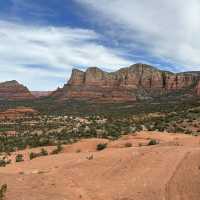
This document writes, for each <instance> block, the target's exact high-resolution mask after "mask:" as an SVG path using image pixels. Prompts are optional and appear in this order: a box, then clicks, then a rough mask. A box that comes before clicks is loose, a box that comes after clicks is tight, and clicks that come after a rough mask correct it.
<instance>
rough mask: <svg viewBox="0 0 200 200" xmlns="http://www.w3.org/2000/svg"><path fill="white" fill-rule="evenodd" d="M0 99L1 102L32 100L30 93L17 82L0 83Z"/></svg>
mask: <svg viewBox="0 0 200 200" xmlns="http://www.w3.org/2000/svg"><path fill="white" fill-rule="evenodd" d="M0 99H1V100H2V99H3V100H25V99H34V96H33V95H32V94H31V93H30V91H29V90H28V89H27V88H26V87H25V86H23V85H21V84H19V83H18V82H17V81H7V82H3V83H0Z"/></svg>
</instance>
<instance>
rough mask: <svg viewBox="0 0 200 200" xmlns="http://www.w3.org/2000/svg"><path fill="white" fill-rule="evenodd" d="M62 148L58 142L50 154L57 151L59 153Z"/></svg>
mask: <svg viewBox="0 0 200 200" xmlns="http://www.w3.org/2000/svg"><path fill="white" fill-rule="evenodd" d="M62 150H63V147H62V146H61V144H58V145H57V147H56V149H54V150H53V151H52V152H51V155H54V154H58V153H60V152H61V151H62Z"/></svg>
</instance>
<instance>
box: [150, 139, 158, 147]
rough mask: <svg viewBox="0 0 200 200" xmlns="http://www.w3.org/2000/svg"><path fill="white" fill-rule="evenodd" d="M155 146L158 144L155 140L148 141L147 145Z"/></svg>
mask: <svg viewBox="0 0 200 200" xmlns="http://www.w3.org/2000/svg"><path fill="white" fill-rule="evenodd" d="M156 144H159V142H158V141H157V140H155V139H152V140H150V141H149V143H148V145H150V146H151V145H156Z"/></svg>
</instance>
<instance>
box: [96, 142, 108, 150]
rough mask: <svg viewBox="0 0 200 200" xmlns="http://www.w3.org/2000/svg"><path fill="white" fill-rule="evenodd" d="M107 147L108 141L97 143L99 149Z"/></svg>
mask: <svg viewBox="0 0 200 200" xmlns="http://www.w3.org/2000/svg"><path fill="white" fill-rule="evenodd" d="M106 147H107V143H99V144H97V151H102V150H104V149H105V148H106Z"/></svg>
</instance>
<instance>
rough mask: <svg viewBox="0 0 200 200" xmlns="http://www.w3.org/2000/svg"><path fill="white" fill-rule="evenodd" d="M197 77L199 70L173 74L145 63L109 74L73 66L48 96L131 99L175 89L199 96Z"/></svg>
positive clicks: (112, 99) (145, 97)
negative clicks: (69, 75) (70, 73)
mask: <svg viewBox="0 0 200 200" xmlns="http://www.w3.org/2000/svg"><path fill="white" fill-rule="evenodd" d="M199 80H200V76H199V73H195V72H193V73H190V72H186V73H179V74H175V73H172V72H167V71H162V70H159V69H156V68H155V67H152V66H149V65H145V64H135V65H132V66H130V67H127V68H122V69H120V70H118V71H116V72H111V73H108V72H104V71H102V70H101V69H99V68H97V67H91V68H88V69H87V70H86V71H85V72H83V71H80V70H77V69H74V70H73V71H72V75H71V78H70V80H69V81H68V83H67V84H66V85H65V86H64V87H63V88H61V89H60V88H59V89H58V90H57V91H55V92H53V93H52V96H53V97H55V98H58V99H59V100H65V99H91V100H98V101H135V100H137V99H148V98H153V97H156V96H160V95H164V94H167V93H172V92H179V91H187V92H192V94H194V95H200V82H199V85H198V81H199Z"/></svg>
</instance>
